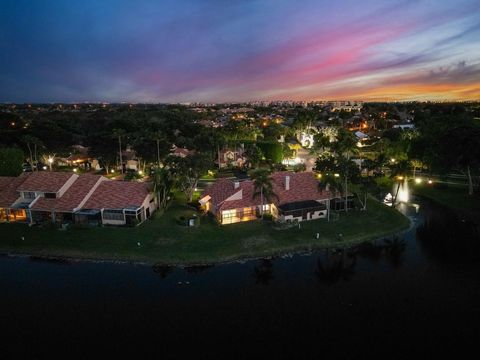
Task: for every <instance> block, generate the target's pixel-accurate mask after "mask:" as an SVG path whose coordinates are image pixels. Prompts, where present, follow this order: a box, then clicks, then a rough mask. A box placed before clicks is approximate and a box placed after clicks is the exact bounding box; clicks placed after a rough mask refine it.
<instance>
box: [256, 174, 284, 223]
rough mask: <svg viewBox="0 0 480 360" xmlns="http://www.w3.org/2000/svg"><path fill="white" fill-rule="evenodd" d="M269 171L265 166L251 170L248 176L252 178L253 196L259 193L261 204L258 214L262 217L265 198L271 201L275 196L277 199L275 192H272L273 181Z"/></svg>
mask: <svg viewBox="0 0 480 360" xmlns="http://www.w3.org/2000/svg"><path fill="white" fill-rule="evenodd" d="M270 175H271V171H270V170H269V169H266V168H260V169H256V170H253V171H252V172H251V173H250V178H251V179H252V180H253V187H254V192H253V198H255V197H257V196H258V195H260V202H261V204H262V206H261V210H260V214H261V215H262V218H263V206H264V204H265V199H266V200H268V201H272V199H273V198H274V197H275V198H277V199H278V196H277V194H275V193H274V192H273V183H272V178H271V176H270Z"/></svg>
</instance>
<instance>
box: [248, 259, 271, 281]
mask: <svg viewBox="0 0 480 360" xmlns="http://www.w3.org/2000/svg"><path fill="white" fill-rule="evenodd" d="M253 276H254V277H255V283H256V284H261V285H268V284H270V281H272V280H273V278H274V277H273V262H272V260H271V259H261V260H260V261H259V264H258V265H257V266H255V267H254V268H253Z"/></svg>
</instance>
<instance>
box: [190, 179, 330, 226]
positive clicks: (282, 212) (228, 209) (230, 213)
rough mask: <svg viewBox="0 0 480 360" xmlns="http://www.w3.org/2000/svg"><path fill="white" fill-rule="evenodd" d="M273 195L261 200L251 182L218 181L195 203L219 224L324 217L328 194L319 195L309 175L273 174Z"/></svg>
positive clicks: (326, 212)
mask: <svg viewBox="0 0 480 360" xmlns="http://www.w3.org/2000/svg"><path fill="white" fill-rule="evenodd" d="M271 178H272V188H273V193H274V195H273V196H271V199H270V201H267V199H264V202H263V203H262V198H261V196H260V195H259V194H257V195H255V196H254V194H255V193H256V192H257V191H256V189H255V186H254V182H253V181H252V180H245V181H232V180H228V179H222V180H219V181H217V182H216V183H214V184H213V185H212V186H210V187H209V188H207V189H206V190H205V191H204V192H203V195H202V198H201V199H200V200H199V202H200V205H201V206H202V208H203V209H204V210H205V211H208V212H210V213H212V214H213V215H215V217H216V218H217V220H218V221H219V222H220V223H221V224H232V223H237V222H241V221H249V220H254V219H256V218H257V217H258V216H260V215H261V214H262V213H268V214H271V215H272V216H273V218H274V219H275V220H277V221H281V222H285V221H293V220H298V221H304V220H313V219H319V218H325V217H327V215H328V209H329V207H330V200H331V199H332V193H331V192H330V191H326V190H324V191H321V190H320V189H319V186H318V181H317V180H316V179H315V174H314V173H311V172H300V173H293V172H277V173H274V174H272V176H271Z"/></svg>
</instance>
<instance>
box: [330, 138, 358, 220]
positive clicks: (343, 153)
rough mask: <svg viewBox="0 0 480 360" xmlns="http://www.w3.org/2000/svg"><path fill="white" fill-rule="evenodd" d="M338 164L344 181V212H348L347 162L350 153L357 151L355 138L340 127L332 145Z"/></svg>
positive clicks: (350, 155)
mask: <svg viewBox="0 0 480 360" xmlns="http://www.w3.org/2000/svg"><path fill="white" fill-rule="evenodd" d="M333 150H334V151H335V153H336V155H337V158H338V159H339V161H338V164H339V165H340V168H341V170H342V172H343V178H344V181H345V188H344V190H345V212H348V206H347V204H348V177H349V165H350V164H349V163H350V159H351V157H352V155H354V154H356V153H358V148H357V139H356V138H355V135H353V134H352V133H351V132H350V131H348V130H346V129H340V131H339V132H338V136H337V141H336V142H335V143H334V145H333Z"/></svg>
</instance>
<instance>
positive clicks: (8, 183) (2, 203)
mask: <svg viewBox="0 0 480 360" xmlns="http://www.w3.org/2000/svg"><path fill="white" fill-rule="evenodd" d="M31 175H32V173H22V174H20V176H18V177H13V178H11V177H2V178H1V179H2V180H0V207H10V206H12V204H13V203H14V202H15V201H17V199H18V198H19V197H20V193H19V192H18V191H17V187H18V186H20V185H21V184H22V183H23V182H24V181H25V180H27V179H28V178H29V177H30V176H31Z"/></svg>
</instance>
